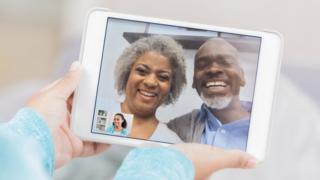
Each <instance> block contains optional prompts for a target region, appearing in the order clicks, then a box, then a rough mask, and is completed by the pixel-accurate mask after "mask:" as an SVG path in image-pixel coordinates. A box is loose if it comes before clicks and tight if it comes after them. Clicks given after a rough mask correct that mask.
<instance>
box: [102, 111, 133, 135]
mask: <svg viewBox="0 0 320 180" xmlns="http://www.w3.org/2000/svg"><path fill="white" fill-rule="evenodd" d="M132 120H133V115H132V114H125V113H114V114H113V115H112V116H111V118H110V119H109V122H108V126H107V129H106V133H107V134H111V135H118V136H128V135H129V133H130V131H131V127H132Z"/></svg>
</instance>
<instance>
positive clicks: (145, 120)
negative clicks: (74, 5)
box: [72, 10, 281, 160]
mask: <svg viewBox="0 0 320 180" xmlns="http://www.w3.org/2000/svg"><path fill="white" fill-rule="evenodd" d="M280 52H281V38H280V37H279V36H278V35H277V34H275V33H271V32H256V31H246V30H239V29H232V28H223V27H215V26H209V25H201V24H193V23H185V22H176V21H170V20H163V19H154V18H146V17H139V16H132V15H124V14H118V13H112V12H105V11H101V10H95V11H92V12H91V13H90V15H89V17H88V22H87V27H86V31H85V33H84V39H83V46H82V54H81V57H80V59H81V63H82V65H83V67H84V75H83V77H82V80H81V83H80V86H79V88H78V90H77V92H76V94H75V101H74V106H73V114H72V116H73V118H72V130H73V131H74V132H75V133H76V134H77V135H78V136H80V137H81V138H83V139H85V140H91V141H97V142H107V143H117V144H125V145H131V146H137V145H139V144H141V143H145V142H148V143H157V144H164V145H165V144H170V143H178V142H197V143H203V144H209V145H212V146H216V147H222V148H226V149H240V150H244V151H246V152H248V153H250V154H252V155H253V156H255V157H256V158H257V159H259V160H262V159H263V158H264V155H265V149H266V144H267V134H268V129H269V122H270V114H271V109H272V100H273V94H274V90H275V84H276V78H277V73H278V68H279V62H280V61H279V55H280Z"/></svg>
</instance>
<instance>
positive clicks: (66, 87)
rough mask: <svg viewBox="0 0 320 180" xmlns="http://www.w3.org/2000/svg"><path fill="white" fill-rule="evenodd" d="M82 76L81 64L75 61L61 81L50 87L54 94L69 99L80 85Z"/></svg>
mask: <svg viewBox="0 0 320 180" xmlns="http://www.w3.org/2000/svg"><path fill="white" fill-rule="evenodd" d="M80 76H81V65H80V64H79V63H78V62H77V61H75V62H74V63H73V64H72V65H71V68H70V71H69V72H68V73H67V74H66V75H65V76H64V77H63V78H62V79H61V80H60V81H59V82H57V83H56V84H55V85H54V86H53V87H52V88H50V89H49V91H50V93H51V94H53V95H54V96H58V97H61V98H63V99H65V100H67V99H68V98H69V96H70V95H71V94H72V93H73V92H74V90H75V89H76V87H77V86H78V84H79V81H80Z"/></svg>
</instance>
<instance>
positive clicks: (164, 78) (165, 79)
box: [158, 75, 170, 81]
mask: <svg viewBox="0 0 320 180" xmlns="http://www.w3.org/2000/svg"><path fill="white" fill-rule="evenodd" d="M158 78H159V80H160V81H169V79H170V77H169V76H168V75H159V77H158Z"/></svg>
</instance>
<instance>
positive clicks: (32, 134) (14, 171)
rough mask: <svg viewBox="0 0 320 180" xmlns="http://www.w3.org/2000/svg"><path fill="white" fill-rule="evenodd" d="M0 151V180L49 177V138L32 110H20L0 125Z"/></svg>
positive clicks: (51, 157) (51, 149) (51, 163)
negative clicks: (3, 179)
mask: <svg viewBox="0 0 320 180" xmlns="http://www.w3.org/2000/svg"><path fill="white" fill-rule="evenodd" d="M0 147H1V153H0V162H1V163H0V169H1V172H2V173H0V174H1V175H0V179H2V178H6V179H8V178H9V177H10V178H9V179H19V177H20V176H21V177H23V179H34V178H36V177H38V178H39V177H41V179H47V178H50V176H51V175H52V174H53V170H54V147H53V141H52V137H51V134H50V132H49V129H48V126H47V124H46V123H45V122H44V121H43V119H42V118H41V117H40V115H39V114H38V113H36V112H35V111H33V110H32V109H30V108H23V109H21V110H20V111H19V112H18V113H17V114H16V115H15V117H14V118H13V119H12V120H11V121H9V122H8V123H2V124H0ZM3 147H5V148H3ZM3 162H5V163H3ZM3 170H5V171H3ZM19 174H21V175H20V176H19ZM2 176H3V177H2ZM14 177H16V178H14ZM38 178H37V179H38Z"/></svg>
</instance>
